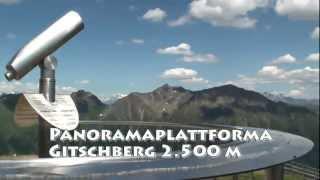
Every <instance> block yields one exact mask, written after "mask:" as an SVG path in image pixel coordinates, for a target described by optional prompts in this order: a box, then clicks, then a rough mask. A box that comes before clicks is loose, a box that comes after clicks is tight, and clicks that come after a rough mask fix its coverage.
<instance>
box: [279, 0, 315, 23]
mask: <svg viewBox="0 0 320 180" xmlns="http://www.w3.org/2000/svg"><path fill="white" fill-rule="evenodd" d="M275 11H276V12H277V13H278V14H279V15H283V16H288V17H289V18H290V19H297V20H317V19H319V0H277V2H276V6H275Z"/></svg>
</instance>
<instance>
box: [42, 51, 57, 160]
mask: <svg viewBox="0 0 320 180" xmlns="http://www.w3.org/2000/svg"><path fill="white" fill-rule="evenodd" d="M57 63H58V62H57V59H56V58H55V57H54V56H52V55H51V56H47V57H46V58H45V59H44V60H43V61H42V62H41V64H39V67H40V80H39V93H41V94H43V96H44V97H45V98H46V99H47V100H48V101H49V102H54V101H55V95H56V79H55V70H56V67H57ZM52 127H53V126H52V125H50V124H49V123H48V122H47V121H46V120H44V119H43V118H42V117H41V116H40V115H39V126H38V137H39V142H38V147H39V148H38V149H39V152H38V156H39V157H41V158H45V157H50V155H49V149H50V147H51V146H52V143H51V142H50V128H52Z"/></svg>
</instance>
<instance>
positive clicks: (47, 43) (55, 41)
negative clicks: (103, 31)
mask: <svg viewBox="0 0 320 180" xmlns="http://www.w3.org/2000/svg"><path fill="white" fill-rule="evenodd" d="M83 28H84V24H83V21H82V18H81V17H80V15H79V14H78V13H77V12H75V11H70V12H68V13H67V14H65V15H64V16H63V17H61V18H60V19H58V20H57V21H56V22H55V23H53V24H52V25H51V26H49V27H48V28H47V29H46V30H44V31H43V32H42V33H40V34H39V35H38V36H36V37H35V38H34V39H32V40H31V41H30V42H28V43H27V44H26V45H25V46H24V47H23V48H21V49H20V50H19V51H18V52H17V53H16V54H15V55H14V56H13V58H12V59H11V61H10V62H9V63H8V64H7V66H6V69H7V72H6V73H5V77H6V79H7V80H8V81H11V80H13V79H16V80H20V79H21V78H23V77H24V76H25V75H26V74H27V73H28V72H30V71H31V70H32V69H33V68H34V67H36V66H39V68H40V82H39V93H41V94H43V96H44V97H45V99H46V100H47V101H48V102H54V101H55V69H56V66H57V60H56V58H55V57H54V56H53V55H52V53H53V52H55V51H56V50H57V49H58V48H60V47H61V46H63V45H64V44H65V43H66V42H67V41H68V40H70V39H71V38H72V37H74V36H75V35H76V34H77V33H79V32H80V31H81V30H82V29H83ZM46 120H47V119H46ZM48 122H50V121H48ZM50 124H52V123H50ZM50 124H49V123H47V122H46V121H45V120H44V119H43V118H42V117H41V116H39V156H40V157H48V148H49V128H50V126H51V125H50Z"/></svg>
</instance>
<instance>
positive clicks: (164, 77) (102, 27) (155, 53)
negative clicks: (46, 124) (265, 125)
mask: <svg viewBox="0 0 320 180" xmlns="http://www.w3.org/2000/svg"><path fill="white" fill-rule="evenodd" d="M69 10H75V11H77V12H78V13H79V14H80V15H81V16H82V18H83V20H84V23H85V29H84V31H83V32H81V33H80V34H79V35H78V36H76V37H75V38H74V39H72V40H71V41H70V42H68V43H67V44H66V45H65V46H64V47H62V48H60V49H59V50H58V51H57V52H56V53H55V55H56V57H57V58H58V61H59V62H58V63H59V65H58V72H57V81H58V82H57V83H58V86H59V87H58V89H59V90H75V89H85V90H89V91H92V92H93V93H95V94H97V95H99V96H100V97H109V96H113V95H115V94H119V93H121V94H127V93H130V92H133V91H139V92H146V91H150V90H153V89H155V88H156V87H158V86H160V85H162V84H164V83H169V84H171V85H177V86H184V87H186V88H189V89H193V90H197V89H203V88H209V87H213V86H219V85H222V84H228V83H232V84H235V85H238V86H241V87H244V88H247V89H254V90H257V91H259V92H274V93H283V94H285V95H287V96H294V97H301V98H314V97H316V98H318V94H319V54H318V52H319V45H318V43H319V29H317V27H319V24H318V20H319V13H318V11H319V0H305V1H303V3H301V1H297V0H277V1H268V0H233V1H223V0H196V1H187V0H183V1H170V0H168V1H166V0H155V1H138V0H127V1H116V0H108V1H107V0H91V1H89V0H56V1H49V0H0V22H1V25H0V65H1V67H3V68H2V69H3V72H4V69H5V65H6V63H7V62H8V61H9V60H10V58H11V57H12V56H13V55H14V53H15V52H16V51H17V50H18V49H19V48H20V47H21V46H23V45H24V44H25V43H26V42H28V41H29V40H30V39H31V38H32V37H34V36H35V35H37V34H38V33H40V32H41V31H42V30H44V29H45V28H46V27H47V26H48V25H50V24H51V23H52V22H54V21H55V20H56V19H57V18H59V17H61V16H62V15H63V14H65V13H66V12H68V11H69ZM38 74H39V71H38V70H37V69H35V70H34V71H33V72H32V73H30V74H29V75H27V76H26V77H25V78H23V80H22V81H21V82H6V80H5V79H4V78H3V77H1V78H0V92H12V91H24V90H29V89H34V88H36V86H37V81H38V76H39V75H38Z"/></svg>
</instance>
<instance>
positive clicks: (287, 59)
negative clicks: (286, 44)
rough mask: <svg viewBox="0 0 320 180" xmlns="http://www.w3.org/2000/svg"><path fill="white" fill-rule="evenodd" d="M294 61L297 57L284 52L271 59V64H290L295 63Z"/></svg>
mask: <svg viewBox="0 0 320 180" xmlns="http://www.w3.org/2000/svg"><path fill="white" fill-rule="evenodd" d="M296 61H297V59H296V58H295V57H293V56H292V55H291V54H285V55H283V56H280V57H278V58H277V59H275V60H273V61H272V63H271V64H291V63H295V62H296Z"/></svg>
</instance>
